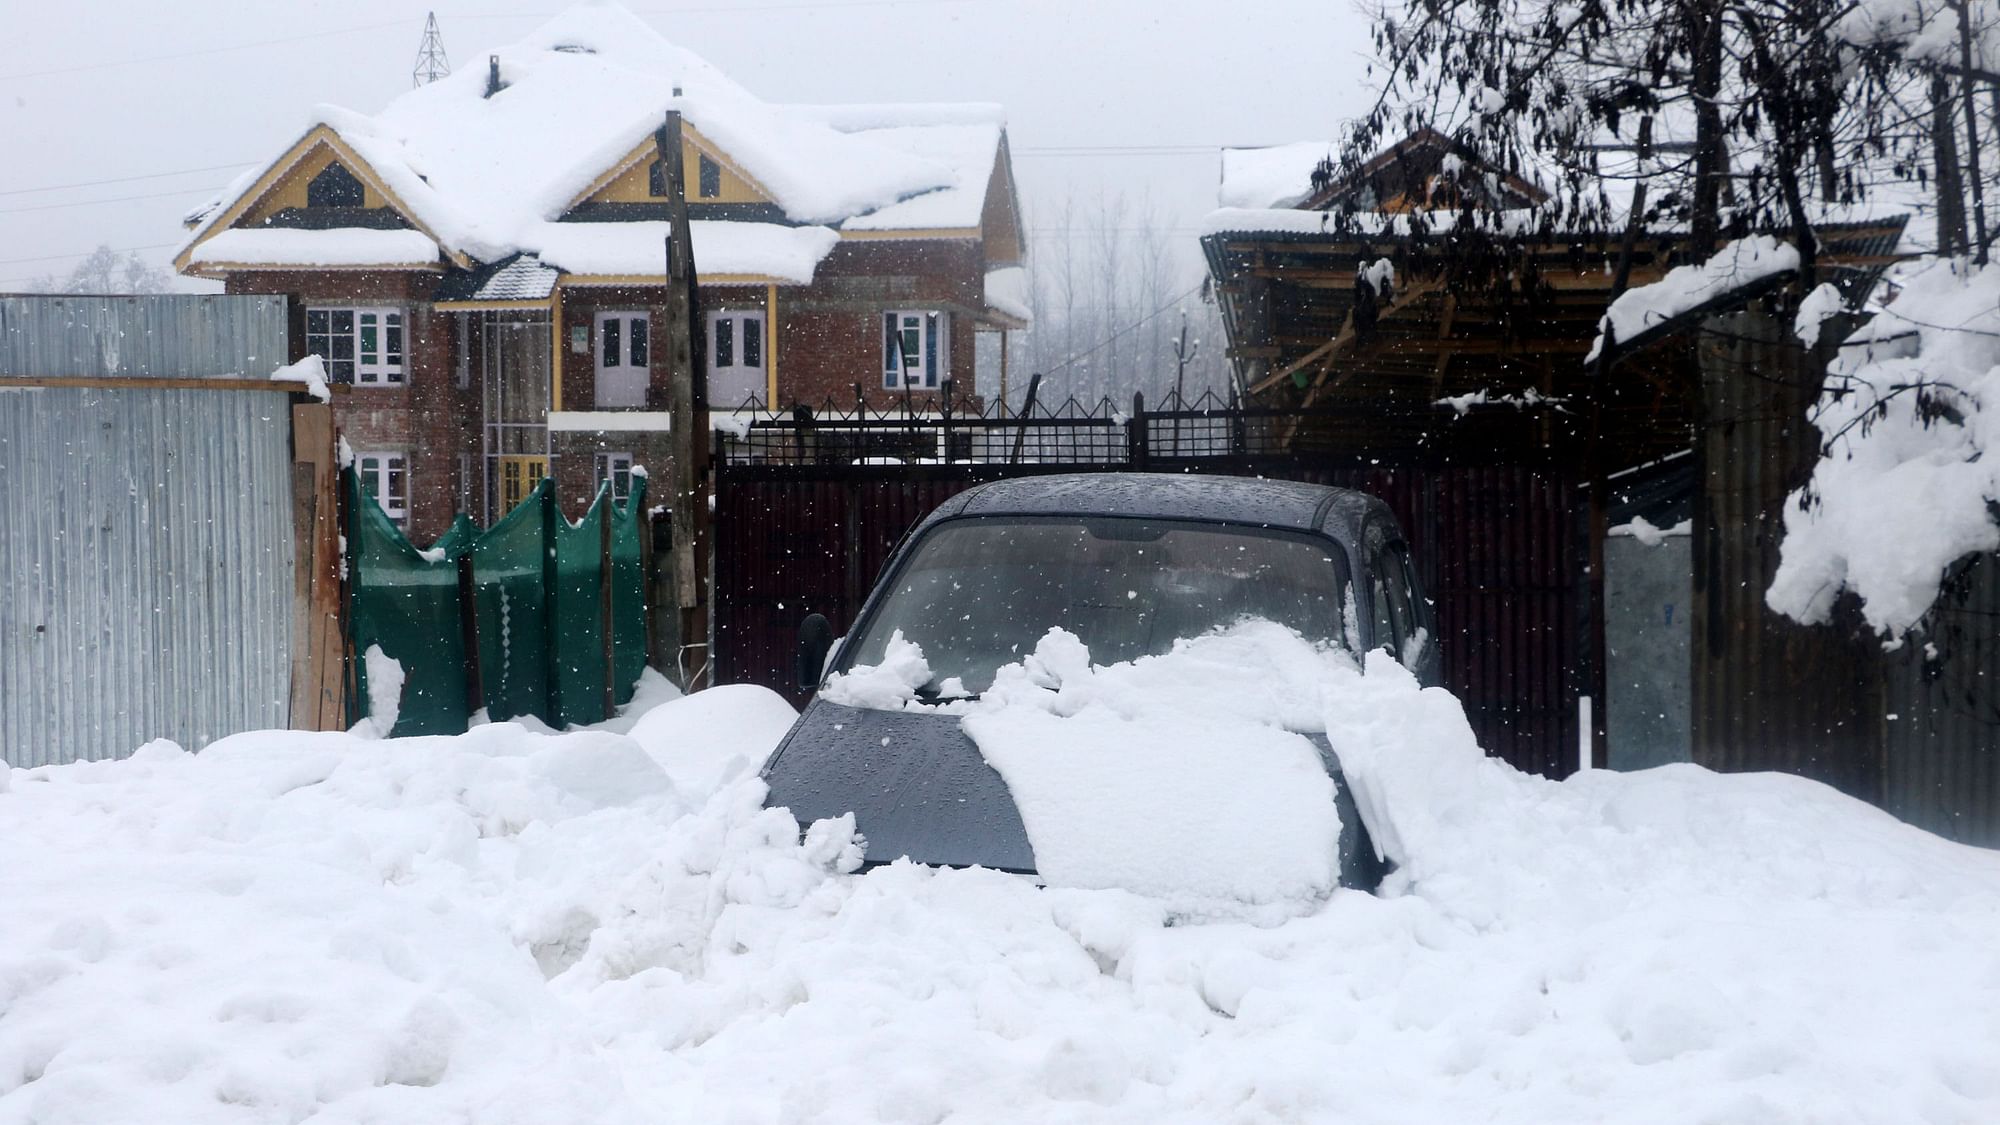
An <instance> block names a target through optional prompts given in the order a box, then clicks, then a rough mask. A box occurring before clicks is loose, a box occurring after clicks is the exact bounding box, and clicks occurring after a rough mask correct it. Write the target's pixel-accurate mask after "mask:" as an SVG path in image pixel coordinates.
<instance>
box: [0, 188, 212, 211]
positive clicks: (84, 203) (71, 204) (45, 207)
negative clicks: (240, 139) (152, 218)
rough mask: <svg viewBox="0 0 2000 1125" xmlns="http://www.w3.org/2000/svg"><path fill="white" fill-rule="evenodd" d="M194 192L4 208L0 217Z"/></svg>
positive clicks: (191, 192) (186, 192)
mask: <svg viewBox="0 0 2000 1125" xmlns="http://www.w3.org/2000/svg"><path fill="white" fill-rule="evenodd" d="M196 190H199V189H189V190H186V191H156V192H151V193H149V194H146V195H115V196H112V197H111V198H109V199H73V200H70V201H69V202H67V203H37V204H35V205H33V206H31V207H5V208H0V215H22V214H26V213H27V212H29V211H60V210H63V209H64V208H67V207H89V206H91V205H93V204H97V203H131V202H133V201H135V200H140V199H169V198H172V197H174V196H179V197H181V198H183V199H185V198H187V197H188V196H190V195H191V194H193V192H194V191H196Z"/></svg>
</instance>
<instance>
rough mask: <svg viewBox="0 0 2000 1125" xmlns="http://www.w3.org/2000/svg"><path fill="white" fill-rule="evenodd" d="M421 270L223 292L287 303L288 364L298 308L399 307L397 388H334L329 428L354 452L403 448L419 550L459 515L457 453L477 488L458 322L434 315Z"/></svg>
mask: <svg viewBox="0 0 2000 1125" xmlns="http://www.w3.org/2000/svg"><path fill="white" fill-rule="evenodd" d="M436 288H437V274H436V273H434V272H429V271H422V270H410V271H374V270H352V271H348V270H321V271H296V272H260V273H237V274H232V275H230V277H229V280H228V284H227V290H228V292H231V293H279V294H284V295H286V296H289V297H291V298H292V321H293V323H292V332H291V336H292V339H291V345H292V346H291V358H293V359H298V358H301V357H303V356H304V355H305V347H306V345H305V312H304V310H305V308H306V307H307V306H311V305H369V304H383V305H398V306H401V307H402V308H403V309H404V315H405V318H406V319H405V328H404V344H403V346H404V348H405V353H404V383H403V385H402V386H400V387H363V386H338V387H335V388H334V390H333V416H334V425H335V426H336V427H337V428H338V429H339V431H340V433H341V436H343V437H345V438H346V439H347V443H348V444H349V445H350V446H352V447H353V448H354V449H355V450H357V451H363V452H365V451H368V450H402V451H403V452H404V453H405V454H406V455H407V456H408V458H409V462H408V464H409V470H410V478H409V479H410V526H409V529H408V530H409V535H410V538H411V540H412V541H413V542H416V543H418V544H420V545H421V544H427V543H429V542H430V541H431V540H433V539H435V538H436V537H437V536H439V535H441V534H443V533H444V531H445V529H446V528H448V527H449V526H451V518H452V515H453V514H454V513H455V512H456V511H457V510H458V499H459V495H460V487H461V482H460V479H459V454H461V453H469V454H471V455H472V473H473V477H474V480H473V493H474V495H475V496H477V494H478V491H479V487H480V484H479V482H480V479H481V477H480V471H481V469H480V465H479V449H480V445H479V412H480V402H479V389H478V387H476V386H474V387H470V388H467V389H460V388H459V386H458V370H457V366H456V364H455V363H454V362H453V357H454V354H455V346H456V334H457V332H458V330H459V318H458V317H456V316H454V315H452V314H450V313H440V312H437V311H435V310H434V309H433V308H432V307H431V304H430V301H429V297H430V295H431V293H432V292H434V291H435V290H436Z"/></svg>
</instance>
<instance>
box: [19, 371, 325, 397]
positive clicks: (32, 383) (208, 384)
mask: <svg viewBox="0 0 2000 1125" xmlns="http://www.w3.org/2000/svg"><path fill="white" fill-rule="evenodd" d="M0 387H102V388H104V389H105V390H130V389H134V388H150V389H153V390H168V391H283V392H285V393H287V394H304V393H305V391H306V385H305V384H304V383H297V382H292V381H291V380H279V379H230V378H224V377H220V376H218V377H214V378H190V379H182V378H161V379H151V378H145V377H137V376H127V375H115V376H103V375H9V376H5V377H0Z"/></svg>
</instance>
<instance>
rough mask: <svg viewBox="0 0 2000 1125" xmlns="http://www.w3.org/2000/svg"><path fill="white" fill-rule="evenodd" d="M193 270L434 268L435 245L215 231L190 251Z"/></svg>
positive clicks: (419, 239)
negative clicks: (233, 267) (304, 266)
mask: <svg viewBox="0 0 2000 1125" xmlns="http://www.w3.org/2000/svg"><path fill="white" fill-rule="evenodd" d="M189 264H191V265H195V266H221V265H234V266H300V265H307V266H326V267H343V266H345V267H354V266H379V267H387V266H405V267H407V266H435V265H437V264H438V244H437V243H436V242H433V241H432V240H431V239H430V238H429V237H428V236H427V235H425V234H424V233H423V232H421V231H414V230H361V229H357V228H353V227H342V228H337V229H334V230H298V229H295V228H290V227H262V228H257V229H245V230H225V231H218V232H217V233H216V235H215V237H213V238H211V239H209V240H207V241H206V242H203V243H202V244H201V245H199V246H197V247H195V249H194V253H193V255H191V257H190V263H189Z"/></svg>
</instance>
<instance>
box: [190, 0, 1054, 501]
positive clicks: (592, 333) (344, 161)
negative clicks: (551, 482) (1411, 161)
mask: <svg viewBox="0 0 2000 1125" xmlns="http://www.w3.org/2000/svg"><path fill="white" fill-rule="evenodd" d="M669 110H678V111H679V112H680V114H681V115H682V119H683V122H684V130H683V140H682V145H681V151H680V152H679V153H677V154H673V156H672V158H674V159H678V160H680V161H681V163H682V169H683V173H684V182H685V184H686V192H687V201H688V208H689V212H690V217H691V219H692V238H691V244H692V250H693V255H694V259H695V266H696V268H697V270H698V271H699V280H700V284H699V292H698V294H697V296H696V307H697V308H698V309H699V310H701V313H700V315H701V316H702V318H703V321H704V324H703V327H704V328H705V330H706V331H705V335H706V344H705V351H706V355H705V357H704V358H705V359H706V368H707V372H708V376H707V378H708V384H707V392H708V400H709V403H710V406H711V409H712V410H714V411H717V412H727V411H730V410H735V409H738V408H743V407H765V408H768V407H772V406H775V405H777V404H788V403H792V402H820V401H824V400H826V399H828V398H837V399H839V400H841V401H844V402H851V401H852V400H853V399H854V397H855V388H856V387H857V386H859V387H860V388H861V394H862V396H863V397H865V398H867V399H868V400H870V401H871V402H873V403H874V404H875V405H878V406H880V405H887V404H889V403H890V402H892V401H905V400H908V399H912V398H914V399H915V400H917V401H918V403H919V404H920V405H921V404H923V403H925V402H931V403H934V402H935V400H936V397H937V396H938V395H940V394H941V393H943V392H944V391H945V389H946V388H947V387H948V386H950V385H951V383H952V381H953V380H954V376H956V383H957V385H958V386H959V387H961V388H967V389H969V387H970V385H971V383H972V378H971V375H972V368H973V362H974V359H973V357H974V333H975V332H979V331H990V330H1003V331H1004V330H1005V329H1007V328H1010V327H1021V326H1023V325H1024V323H1025V309H1023V308H1022V307H1021V302H1020V301H1019V300H1018V296H1017V295H1018V294H1019V293H1020V292H1021V291H1023V290H1024V288H1025V287H1024V285H1023V271H1022V265H1023V232H1022V228H1021V221H1020V208H1019V204H1018V201H1017V198H1016V195H1015V190H1014V180H1013V173H1012V169H1011V166H1010V162H1009V157H1008V149H1007V136H1006V129H1005V125H1004V121H1003V118H1002V115H1001V111H1000V110H999V108H998V107H996V106H990V105H915V106H879V105H868V106H838V105H826V106H810V107H806V106H779V105H773V104H770V103H767V102H765V101H762V100H761V99H759V98H757V97H756V96H754V95H753V94H751V93H749V92H748V91H746V90H744V89H743V88H742V87H740V86H738V85H736V84H735V83H734V82H732V81H730V80H729V79H728V78H727V77H726V76H724V75H723V74H721V73H720V72H719V71H717V70H716V69H715V68H714V67H713V66H711V65H709V64H708V63H706V62H704V61H703V60H701V59H700V58H698V57H697V56H695V55H694V54H692V53H690V52H688V51H686V50H684V49H682V48H680V47H677V46H675V45H673V44H671V43H668V42H667V41H665V40H664V39H662V38H661V37H660V36H659V35H658V34H657V33H656V32H654V31H653V29H652V28H651V27H650V26H648V25H647V24H646V23H645V22H644V21H643V20H640V19H639V18H637V17H635V16H633V15H632V14H631V13H629V12H627V11H626V10H624V9H623V8H620V7H618V6H617V5H615V4H592V5H588V6H584V7H580V8H577V9H575V10H572V11H570V12H568V13H566V14H564V15H561V16H558V17H557V18H555V19H553V20H552V21H550V22H549V23H548V24H546V25H545V26H543V27H541V28H540V29H539V30H537V31H535V32H534V33H533V34H531V35H529V36H528V37H527V38H526V39H524V40H522V41H521V42H520V43H518V44H515V45H514V46H511V47H506V48H502V49H501V50H499V51H497V52H495V53H494V54H493V55H492V56H491V57H490V59H488V60H487V61H486V64H485V65H483V66H479V67H474V68H468V69H465V70H462V71H460V72H458V73H455V74H452V75H450V76H449V77H447V78H445V79H443V80H441V81H438V82H435V83H432V84H430V85H427V86H421V87H419V88H417V89H416V90H413V91H412V92H410V93H408V94H405V95H402V96H401V97H399V98H397V99H396V100H395V101H393V102H391V103H390V104H389V105H388V106H387V107H386V108H385V109H384V110H383V111H382V112H381V113H379V114H376V115H374V116H372V117H369V116H363V115H360V114H355V113H349V112H346V111H343V110H338V109H334V108H330V107H322V108H321V109H319V110H318V111H317V112H316V114H315V118H314V121H313V123H312V125H311V126H310V127H309V128H308V129H306V131H305V132H304V133H303V134H302V135H301V136H300V137H299V138H298V139H297V140H296V141H295V142H294V143H292V144H291V145H290V146H289V147H288V148H286V149H285V151H283V152H282V153H279V154H277V155H276V156H275V157H274V158H273V159H272V160H270V161H269V162H267V163H265V164H263V165H261V166H259V167H257V168H255V169H252V170H251V171H249V172H247V173H246V174H245V175H244V176H242V177H241V178H240V179H238V180H237V181H236V182H235V183H233V184H231V185H230V186H229V187H228V188H227V189H226V190H225V191H223V192H222V193H221V194H220V195H219V196H218V197H217V198H215V199H214V200H213V201H211V202H210V203H208V204H207V205H205V206H203V207H202V208H200V209H198V210H197V211H195V212H194V213H192V214H190V215H189V216H188V219H187V225H188V226H189V228H190V231H191V233H190V235H189V237H188V239H187V243H186V245H185V246H184V247H183V248H182V249H181V250H180V252H179V254H178V257H177V258H176V262H175V264H176V266H177V267H178V268H179V269H180V270H181V272H183V273H186V274H191V275H196V276H201V277H208V278H216V279H219V280H221V281H223V282H224V283H225V286H226V288H227V290H228V291H229V292H231V293H270V294H284V295H287V296H289V297H291V298H292V305H293V309H294V312H293V323H292V329H291V352H292V355H291V356H290V358H292V359H298V358H302V357H303V356H305V355H306V354H308V353H313V354H318V355H320V356H322V357H323V358H324V360H325V361H326V364H327V367H328V371H329V374H330V376H331V379H332V382H333V383H334V388H333V391H334V413H335V417H336V420H337V424H338V426H339V428H340V431H341V433H342V436H343V437H344V438H345V439H346V441H347V442H348V444H349V446H351V447H352V449H353V450H354V451H355V453H356V456H357V464H358V465H359V467H360V469H361V471H362V473H363V475H364V479H365V481H366V483H367V484H368V485H369V487H370V488H371V489H373V491H374V492H375V494H376V496H377V497H378V498H379V499H380V501H381V502H382V504H383V506H384V508H385V509H387V510H388V511H389V513H390V514H391V515H392V516H393V517H395V518H396V519H397V520H398V521H399V522H401V523H403V524H404V526H405V527H406V528H407V529H408V531H409V532H410V534H411V536H412V538H414V539H419V540H427V539H428V538H429V537H432V536H435V535H436V534H438V533H440V532H442V531H443V530H444V528H445V527H446V526H447V525H448V523H449V522H450V520H451V517H452V514H453V513H454V512H456V511H466V512H469V513H471V514H472V515H473V516H474V518H476V519H479V520H481V521H482V522H490V521H491V520H493V519H495V518H497V517H498V516H499V515H500V514H502V513H504V512H505V511H506V510H507V509H508V508H509V507H510V506H511V505H512V504H513V503H515V502H517V501H518V500H519V499H520V498H521V497H522V496H524V495H525V494H526V492H527V491H528V490H529V489H531V488H532V487H533V485H534V483H535V482H536V481H538V480H540V479H541V478H543V477H545V476H552V477H554V478H555V480H556V482H557V484H558V495H559V496H560V497H561V498H562V499H563V501H564V502H565V503H569V502H571V501H574V500H576V499H578V498H582V497H587V496H588V495H590V494H591V493H592V492H593V491H595V488H596V486H597V483H598V482H599V481H602V480H606V479H609V480H611V481H613V483H614V491H617V492H622V491H623V490H624V488H625V487H626V486H627V483H628V482H629V476H630V471H631V469H632V467H633V466H634V465H649V466H651V467H652V469H653V470H654V471H655V472H658V471H660V470H661V469H663V468H664V462H665V460H666V458H667V450H668V443H667V436H666V432H665V431H666V426H667V418H668V405H669V404H668V401H667V399H668V375H667V367H666V364H665V363H664V362H663V350H664V347H665V343H666V333H665V329H664V323H665V314H666V307H667V302H666V298H667V289H666V254H665V242H666V237H667V229H668V223H667V205H666V202H665V192H666V190H667V189H666V184H667V181H668V177H667V176H666V175H665V172H664V170H663V165H662V154H661V152H660V151H659V149H658V145H657V143H656V139H655V134H656V131H657V130H659V128H660V126H661V124H662V121H663V119H664V117H665V115H666V113H667V112H668V111H669Z"/></svg>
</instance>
